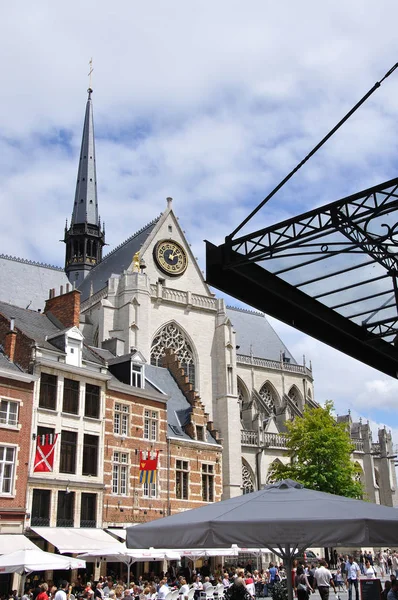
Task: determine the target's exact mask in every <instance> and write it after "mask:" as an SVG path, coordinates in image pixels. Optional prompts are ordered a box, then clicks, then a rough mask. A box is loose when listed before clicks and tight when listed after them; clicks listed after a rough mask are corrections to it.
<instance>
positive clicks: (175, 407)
mask: <svg viewBox="0 0 398 600" xmlns="http://www.w3.org/2000/svg"><path fill="white" fill-rule="evenodd" d="M145 377H146V378H148V379H149V382H153V383H154V384H155V385H156V386H158V387H159V388H160V389H161V391H162V392H164V393H165V394H167V395H168V396H170V399H169V400H168V402H167V425H168V427H167V429H168V431H167V435H169V436H170V437H173V438H181V439H182V440H183V439H185V440H192V438H191V437H190V436H189V435H187V434H186V433H185V432H184V431H183V429H182V426H184V425H186V423H188V421H189V415H190V413H191V410H192V409H191V405H190V404H189V402H188V400H187V399H186V398H185V396H184V394H183V393H182V391H181V390H180V388H179V387H178V385H177V383H176V381H175V379H174V378H173V376H172V375H171V373H170V371H168V369H165V368H163V367H155V366H154V365H145ZM206 442H208V443H209V444H216V443H217V442H216V441H215V439H214V438H213V436H212V435H210V433H209V432H208V431H207V430H206ZM217 445H218V444H217Z"/></svg>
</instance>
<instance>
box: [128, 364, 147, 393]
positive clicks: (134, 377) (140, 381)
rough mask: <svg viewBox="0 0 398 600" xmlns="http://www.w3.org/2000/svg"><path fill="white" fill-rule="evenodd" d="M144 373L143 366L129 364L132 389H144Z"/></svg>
mask: <svg viewBox="0 0 398 600" xmlns="http://www.w3.org/2000/svg"><path fill="white" fill-rule="evenodd" d="M144 375H145V373H144V365H142V364H140V363H137V362H132V363H131V385H132V386H133V387H138V388H141V389H142V388H144V387H145V376H144Z"/></svg>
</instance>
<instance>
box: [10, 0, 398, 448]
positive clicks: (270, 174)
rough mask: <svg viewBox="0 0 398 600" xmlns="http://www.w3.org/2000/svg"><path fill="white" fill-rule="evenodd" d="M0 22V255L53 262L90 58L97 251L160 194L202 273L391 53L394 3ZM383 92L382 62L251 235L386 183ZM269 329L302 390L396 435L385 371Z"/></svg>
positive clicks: (391, 135) (395, 115)
mask: <svg viewBox="0 0 398 600" xmlns="http://www.w3.org/2000/svg"><path fill="white" fill-rule="evenodd" d="M0 16H1V21H0V22H1V36H0V50H1V56H2V61H1V66H0V69H1V94H0V124H1V127H0V178H1V183H0V199H1V208H2V219H1V220H0V253H4V254H11V255H14V256H19V257H25V258H29V259H32V260H37V261H44V262H48V263H52V264H56V265H62V264H63V257H64V247H63V244H61V243H59V241H58V240H59V239H60V238H61V237H62V234H63V227H64V224H65V219H66V218H69V217H70V213H71V211H72V203H73V198H74V184H75V180H76V173H77V159H78V152H79V145H80V139H81V130H82V123H83V116H84V107H85V101H86V89H87V87H88V78H87V73H88V61H89V59H90V57H91V56H92V57H93V60H94V73H93V76H94V77H93V88H94V95H93V102H94V117H95V128H96V151H97V177H98V186H99V203H100V212H101V217H102V218H103V220H105V222H106V228H107V242H108V244H109V249H112V248H113V247H114V246H115V245H118V244H119V243H120V242H121V241H122V240H123V239H125V238H127V237H128V236H130V235H131V234H132V233H133V232H134V231H135V230H136V229H139V228H140V227H141V226H142V225H144V224H145V223H146V222H147V221H149V220H151V219H152V218H154V217H155V216H157V215H158V214H159V213H160V212H161V211H162V210H163V209H164V207H165V205H166V202H165V198H166V197H167V196H172V197H173V198H174V205H173V206H174V209H175V211H176V213H177V215H178V216H179V218H180V222H181V224H182V226H183V229H184V230H185V231H186V234H187V237H188V240H189V241H190V242H191V244H192V246H193V248H194V252H195V255H196V256H197V257H198V259H199V263H200V264H201V266H202V268H203V269H204V268H205V264H204V245H203V239H205V238H206V239H208V240H210V241H212V242H214V243H221V242H222V241H223V239H224V237H225V235H227V234H228V233H230V232H231V231H232V230H233V229H234V228H235V226H236V225H237V224H238V223H240V221H241V220H242V219H243V217H244V216H246V215H247V214H248V213H249V212H250V210H251V209H252V208H253V207H254V206H256V205H257V204H258V203H259V202H260V201H261V200H262V199H263V198H264V197H265V196H266V194H267V193H268V192H269V191H270V190H271V189H272V188H273V187H274V186H275V185H276V184H277V183H278V182H279V181H280V180H281V179H282V178H283V177H284V176H285V175H286V174H287V172H288V171H290V170H291V169H292V168H293V167H294V166H295V165H296V164H297V163H298V162H299V161H300V160H301V159H302V158H303V157H304V156H305V154H306V153H307V152H308V151H309V150H310V149H311V148H312V147H313V146H314V145H315V144H316V143H317V142H318V141H319V140H320V139H321V137H323V135H324V134H326V133H327V132H328V131H329V130H330V129H331V128H332V127H333V126H334V125H335V124H336V123H337V121H338V120H339V119H340V118H341V117H342V116H343V115H344V114H345V113H346V112H347V111H348V110H349V109H350V108H351V107H352V106H353V105H354V104H355V103H356V102H357V101H358V100H359V99H360V98H361V97H362V96H363V95H364V94H365V93H366V92H367V91H368V90H369V89H370V88H371V87H372V86H373V84H374V83H375V82H376V81H378V80H380V79H381V78H382V77H383V75H384V74H385V72H386V71H388V70H389V69H390V68H391V67H392V66H393V65H394V64H395V63H396V61H397V60H398V37H397V22H398V4H397V3H396V1H384V0H379V1H378V2H374V0H351V1H350V2H346V1H342V0H337V1H336V0H334V1H329V0H323V1H322V2H319V1H315V0H301V1H300V2H294V1H293V0H291V1H290V2H279V3H276V2H271V1H268V0H261V1H260V0H251V1H250V2H245V3H244V2H237V1H235V0H228V1H226V0H218V1H217V0H216V1H214V2H205V1H203V0H202V1H200V2H199V1H197V0H188V1H187V0H186V1H183V0H168V1H167V2H153V1H149V2H145V3H144V2H138V1H136V0H115V1H114V2H109V1H104V0H96V1H93V0H86V2H77V1H76V0H69V2H64V3H60V2H53V1H48V0H42V1H41V2H38V3H31V2H28V1H27V0H20V1H18V2H15V3H3V5H2V7H1V9H0ZM397 98H398V70H397V72H396V73H395V74H393V75H392V76H391V77H390V78H389V79H388V80H387V81H386V82H385V83H384V84H383V85H382V87H381V88H380V89H379V90H378V91H377V92H376V94H375V95H374V96H372V98H371V99H370V100H369V101H368V102H367V104H366V105H365V106H364V107H363V108H361V109H360V111H359V112H358V113H356V115H355V116H354V117H353V118H352V119H351V120H350V121H349V122H348V123H347V124H346V125H345V126H344V128H343V129H342V130H340V131H339V132H338V134H336V136H335V137H334V138H333V139H332V140H331V141H330V142H329V143H328V144H327V146H325V147H324V148H323V149H322V150H321V151H320V152H319V153H318V154H317V155H316V157H314V158H313V159H312V160H311V161H310V162H309V163H308V164H307V165H306V166H305V167H304V168H303V169H302V170H301V171H300V173H299V174H298V175H297V176H296V177H295V178H294V180H292V182H291V183H290V184H289V185H288V186H286V188H284V190H283V192H282V193H281V194H279V195H277V196H276V197H275V198H273V200H271V202H270V203H269V204H267V206H266V207H265V209H264V210H263V211H262V212H261V214H260V215H259V216H258V217H257V218H256V219H255V220H254V221H253V229H254V228H258V227H260V226H264V225H267V224H269V225H270V224H272V223H275V222H278V221H280V220H282V219H284V218H287V217H289V216H293V215H294V214H297V213H299V212H302V211H304V210H308V209H311V208H313V207H315V206H316V205H319V204H322V203H325V202H329V201H333V200H337V199H339V198H340V197H343V196H346V195H348V194H351V193H354V192H356V191H359V190H361V189H365V188H367V187H369V186H371V185H374V184H376V183H379V182H382V181H385V180H388V179H391V178H393V177H395V176H396V175H397V163H398V155H397V154H398V153H397V147H398V100H397ZM273 323H274V321H273ZM275 327H276V329H277V330H278V332H279V334H280V335H281V337H282V338H283V339H284V341H285V342H286V344H287V345H288V346H289V347H290V349H291V351H292V353H293V355H294V356H295V357H296V359H297V360H299V361H301V359H302V355H303V354H305V355H306V358H307V362H308V361H309V360H312V364H313V370H314V375H315V384H316V398H317V400H318V401H320V402H323V401H324V400H326V399H333V400H334V402H335V405H336V410H337V412H338V413H340V414H343V413H345V412H346V411H347V410H348V409H351V411H352V412H353V414H354V415H355V416H357V415H359V414H361V415H362V416H363V418H365V419H370V420H371V421H372V422H374V423H375V424H377V423H383V424H386V425H387V426H388V427H389V428H392V429H393V430H394V435H395V441H396V443H398V413H397V411H396V406H397V404H398V384H397V382H395V381H393V380H392V379H389V378H388V377H386V376H383V375H381V374H380V373H378V372H376V371H373V370H371V369H370V368H368V367H365V366H363V365H361V364H359V363H358V362H356V361H354V360H352V359H349V358H347V357H345V356H343V355H342V354H340V353H338V352H336V351H334V350H332V349H330V348H328V347H326V346H323V345H322V344H320V343H318V342H316V341H314V340H312V339H310V338H308V337H305V336H303V335H302V334H300V333H298V332H295V331H294V330H292V329H290V328H288V327H287V326H285V325H282V324H278V323H275ZM375 426H376V425H375Z"/></svg>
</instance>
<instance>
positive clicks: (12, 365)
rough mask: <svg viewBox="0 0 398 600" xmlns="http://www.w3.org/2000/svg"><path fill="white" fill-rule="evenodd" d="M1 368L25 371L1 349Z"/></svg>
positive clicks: (18, 371) (19, 371)
mask: <svg viewBox="0 0 398 600" xmlns="http://www.w3.org/2000/svg"><path fill="white" fill-rule="evenodd" d="M0 369H7V370H8V371H14V372H17V373H23V372H24V371H23V369H21V368H20V367H18V366H17V365H16V364H15V363H13V362H11V361H10V360H9V359H8V358H7V356H6V355H5V354H3V352H1V351H0Z"/></svg>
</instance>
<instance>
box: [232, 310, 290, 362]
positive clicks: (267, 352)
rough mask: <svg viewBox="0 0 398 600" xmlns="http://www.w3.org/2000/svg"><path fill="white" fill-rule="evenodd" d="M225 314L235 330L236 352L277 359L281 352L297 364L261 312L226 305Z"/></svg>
mask: <svg viewBox="0 0 398 600" xmlns="http://www.w3.org/2000/svg"><path fill="white" fill-rule="evenodd" d="M227 315H228V317H229V319H230V320H231V323H232V326H233V328H234V330H235V331H236V345H237V346H239V348H238V349H237V353H238V354H244V355H246V356H250V355H251V354H252V355H253V356H255V357H257V358H265V359H268V360H276V361H279V360H280V358H281V353H284V354H285V358H288V359H290V362H291V363H293V364H297V362H296V360H295V359H294V357H293V356H292V354H291V353H290V352H289V350H288V348H287V347H286V346H285V344H284V343H283V342H282V340H281V339H280V337H279V335H278V334H277V333H276V331H275V329H274V328H273V327H272V326H271V325H270V323H269V322H268V320H267V317H266V316H265V315H264V314H263V313H261V312H257V311H254V310H247V309H244V308H238V307H234V306H227Z"/></svg>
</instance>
